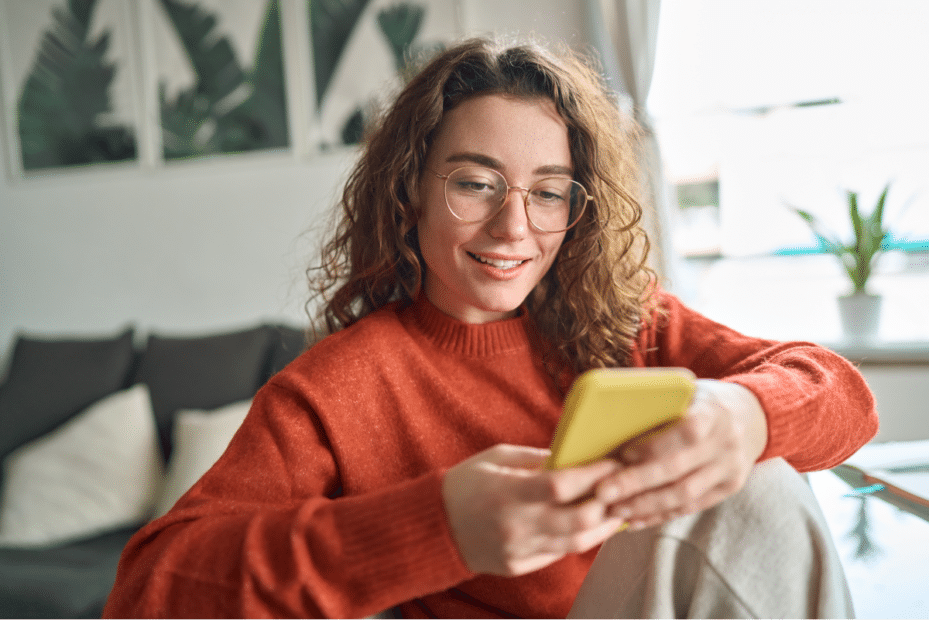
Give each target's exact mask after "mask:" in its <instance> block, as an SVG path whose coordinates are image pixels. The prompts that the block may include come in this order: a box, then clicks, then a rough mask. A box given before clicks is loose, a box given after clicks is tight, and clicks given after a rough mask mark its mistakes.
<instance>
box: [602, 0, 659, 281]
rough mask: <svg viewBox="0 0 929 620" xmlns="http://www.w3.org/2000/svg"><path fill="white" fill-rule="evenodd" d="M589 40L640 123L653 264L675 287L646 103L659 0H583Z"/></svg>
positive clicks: (654, 46)
mask: <svg viewBox="0 0 929 620" xmlns="http://www.w3.org/2000/svg"><path fill="white" fill-rule="evenodd" d="M587 8H588V16H589V20H590V33H591V40H592V42H593V44H594V46H595V47H596V48H597V50H598V51H599V53H600V58H601V62H602V63H603V69H604V71H605V72H606V74H607V78H609V79H610V81H611V82H612V83H613V84H615V85H616V88H617V89H620V88H621V89H622V91H623V92H624V93H625V95H626V96H627V97H628V101H627V103H628V105H629V106H630V108H631V110H630V111H631V113H632V114H633V115H634V116H635V119H636V121H637V122H638V124H639V126H640V127H641V128H642V132H643V136H642V141H641V147H642V153H641V154H640V158H641V164H642V167H643V172H644V175H643V176H644V178H643V182H644V184H645V187H644V188H643V192H642V196H643V202H644V204H643V207H644V209H645V215H644V218H645V222H644V223H645V228H646V230H647V231H648V234H649V239H650V240H651V243H652V254H651V264H652V266H653V267H654V268H655V269H656V270H657V271H658V273H659V275H660V276H661V278H662V281H663V284H664V286H666V287H668V288H669V289H672V290H673V289H674V288H675V286H674V276H675V271H676V269H675V263H676V260H675V255H674V249H673V247H672V244H671V214H672V210H671V204H672V203H671V200H672V193H671V187H670V186H669V184H668V182H667V180H666V179H665V176H664V170H663V167H662V162H661V150H660V149H659V146H658V140H657V139H656V137H655V134H654V132H653V131H652V126H651V119H650V118H649V116H648V112H647V110H646V108H645V102H646V99H647V98H648V91H649V88H650V87H651V83H652V73H653V71H654V67H655V48H656V43H657V40H658V14H659V11H660V8H661V0H587Z"/></svg>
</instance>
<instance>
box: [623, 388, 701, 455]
mask: <svg viewBox="0 0 929 620" xmlns="http://www.w3.org/2000/svg"><path fill="white" fill-rule="evenodd" d="M712 428H713V415H708V412H707V411H706V410H705V408H704V405H702V404H701V403H699V402H697V401H694V403H692V404H691V407H690V409H688V413H687V415H686V416H685V417H683V418H681V419H680V420H678V421H677V422H674V423H672V424H668V425H665V426H663V427H661V428H659V429H656V430H655V431H651V432H648V433H645V434H643V435H640V436H639V437H636V438H635V439H632V440H631V441H628V442H626V443H625V444H624V445H623V446H622V447H621V448H620V450H619V454H620V459H621V460H622V462H623V463H627V464H637V463H641V462H643V461H646V460H648V459H655V458H660V457H662V456H666V455H670V454H672V453H674V452H680V451H683V450H685V449H687V448H690V447H693V446H697V445H699V444H700V443H702V442H704V441H706V440H707V438H709V437H711V434H712Z"/></svg>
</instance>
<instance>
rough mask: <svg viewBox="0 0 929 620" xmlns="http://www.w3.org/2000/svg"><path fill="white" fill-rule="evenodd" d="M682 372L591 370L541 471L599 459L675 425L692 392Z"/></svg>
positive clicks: (688, 375) (570, 399) (576, 389)
mask: <svg viewBox="0 0 929 620" xmlns="http://www.w3.org/2000/svg"><path fill="white" fill-rule="evenodd" d="M695 381H696V377H695V375H694V374H693V373H692V372H691V371H690V370H688V369H686V368H596V369H593V370H588V371H587V372H585V373H583V374H581V375H580V376H579V377H578V378H577V379H575V381H574V384H573V385H572V386H571V389H570V390H569V391H568V395H567V397H566V398H565V405H564V412H563V413H562V415H561V420H560V421H559V423H558V428H557V429H556V430H555V436H554V438H553V439H552V444H551V451H552V454H551V456H550V457H549V458H548V460H547V461H546V464H545V466H546V467H547V468H549V469H561V468H562V467H572V466H575V465H584V464H587V463H592V462H594V461H597V460H599V459H602V458H603V457H605V456H606V455H607V454H609V453H610V452H612V451H613V450H614V449H615V448H616V447H617V446H619V445H621V444H623V443H625V442H627V441H629V440H630V439H633V438H634V437H637V436H639V435H641V434H643V433H646V432H648V431H650V430H652V429H654V428H655V427H657V426H661V425H663V424H665V423H668V422H672V421H674V420H676V419H679V418H680V417H682V416H683V415H684V413H685V412H686V411H687V407H688V406H689V405H690V401H691V399H692V398H693V394H694V390H695V389H696V383H695Z"/></svg>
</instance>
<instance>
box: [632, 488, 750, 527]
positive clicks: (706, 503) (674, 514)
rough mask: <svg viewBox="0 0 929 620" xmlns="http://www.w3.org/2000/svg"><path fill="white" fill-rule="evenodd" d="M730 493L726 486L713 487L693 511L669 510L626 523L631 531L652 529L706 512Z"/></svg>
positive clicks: (636, 518)
mask: <svg viewBox="0 0 929 620" xmlns="http://www.w3.org/2000/svg"><path fill="white" fill-rule="evenodd" d="M731 495H732V492H731V490H730V489H729V488H728V487H727V486H726V485H719V486H718V487H715V488H714V489H713V490H712V491H710V492H709V493H707V494H706V495H705V496H704V497H703V498H701V500H700V501H699V502H698V503H697V504H696V505H695V506H694V507H693V509H690V510H685V509H680V510H671V511H668V512H664V513H659V514H650V515H643V516H641V517H630V519H629V521H628V527H629V530H631V531H637V530H641V529H644V528H647V527H654V526H656V525H660V524H662V523H666V522H668V521H671V520H673V519H678V518H680V517H684V516H687V515H689V514H695V513H698V512H703V511H704V510H708V509H710V508H712V507H713V506H716V505H717V504H719V503H721V502H723V501H725V500H726V499H728V498H729V497H731Z"/></svg>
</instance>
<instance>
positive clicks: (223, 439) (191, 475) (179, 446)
mask: <svg viewBox="0 0 929 620" xmlns="http://www.w3.org/2000/svg"><path fill="white" fill-rule="evenodd" d="M251 406H252V401H251V400H246V401H241V402H238V403H233V404H231V405H227V406H225V407H222V408H221V409H217V410H216V411H200V410H189V409H188V410H182V411H179V412H178V413H177V417H176V418H175V420H174V433H173V438H174V450H173V451H172V452H171V460H170V462H169V463H168V475H167V479H166V480H165V485H164V489H163V490H162V492H161V497H160V498H159V499H158V504H157V506H156V507H155V514H156V515H157V516H161V515H163V514H165V513H166V512H168V511H169V510H171V507H172V506H174V503H175V502H176V501H177V500H178V499H180V497H181V495H183V494H184V493H186V492H187V490H188V489H190V487H192V486H193V485H194V483H195V482H196V481H197V480H199V479H200V476H202V475H203V474H205V473H206V472H207V470H208V469H209V468H210V467H212V466H213V463H215V462H216V461H217V460H219V457H221V456H222V455H223V452H225V451H226V447H227V446H228V445H229V442H230V441H231V440H232V436H233V435H235V432H236V431H237V430H239V426H241V425H242V421H243V420H244V419H245V416H246V414H247V413H248V410H249V408H250V407H251Z"/></svg>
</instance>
